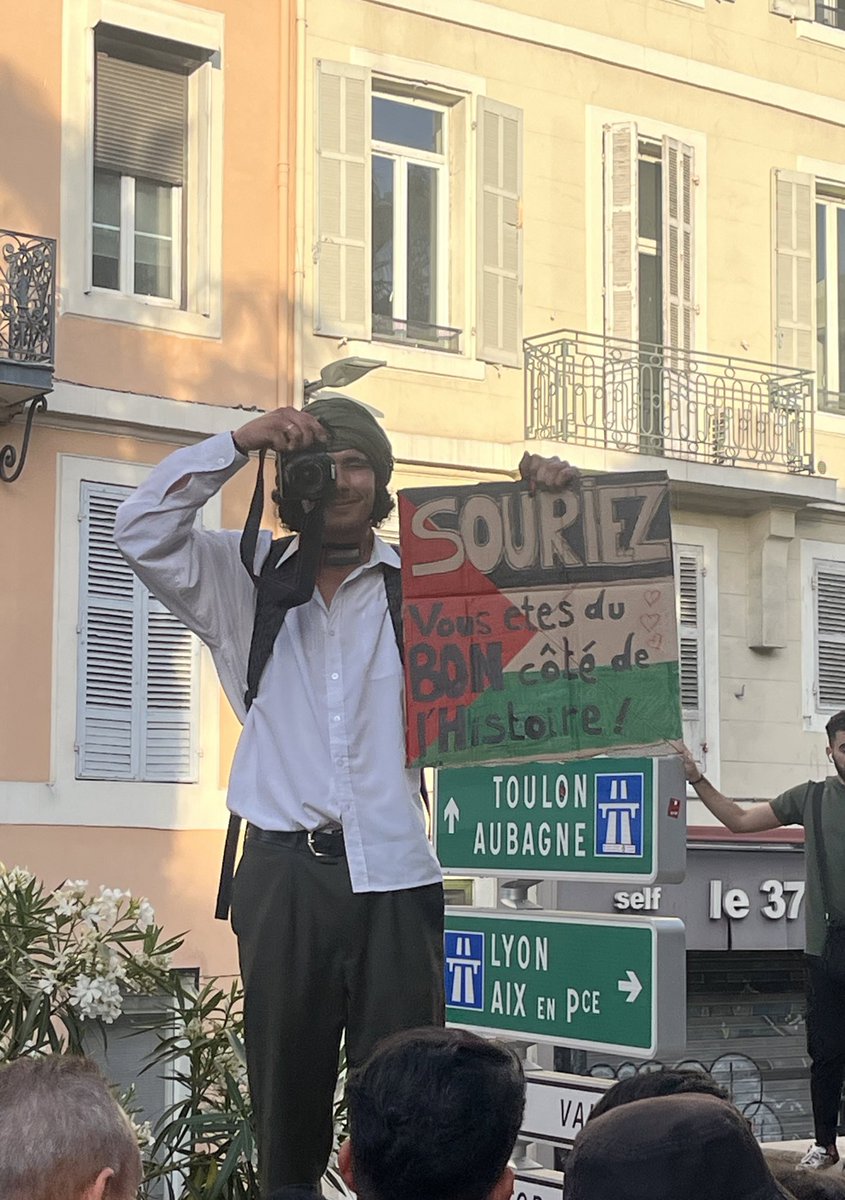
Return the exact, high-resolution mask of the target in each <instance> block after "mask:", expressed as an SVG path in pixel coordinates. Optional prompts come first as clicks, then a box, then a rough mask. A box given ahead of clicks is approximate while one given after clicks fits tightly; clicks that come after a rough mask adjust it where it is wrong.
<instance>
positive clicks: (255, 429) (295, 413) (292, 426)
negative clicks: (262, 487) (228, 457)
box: [232, 408, 328, 454]
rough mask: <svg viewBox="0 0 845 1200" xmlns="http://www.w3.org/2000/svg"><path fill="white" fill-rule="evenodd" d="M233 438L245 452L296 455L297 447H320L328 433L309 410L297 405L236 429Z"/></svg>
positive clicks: (276, 410) (302, 448)
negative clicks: (265, 451)
mask: <svg viewBox="0 0 845 1200" xmlns="http://www.w3.org/2000/svg"><path fill="white" fill-rule="evenodd" d="M232 438H233V440H234V443H235V447H236V449H238V450H240V451H242V452H243V453H244V454H249V453H250V452H251V451H252V450H276V451H278V452H279V453H280V454H294V453H296V451H297V450H310V449H315V450H316V449H319V448H320V447H321V446H323V445H324V444H325V442H326V441H327V439H328V434H327V433H326V431H325V429H324V428H323V426H322V425H321V424H320V422H319V421H318V420H317V419H316V417H312V416H311V414H310V413H304V412H301V411H300V410H299V409H298V408H276V409H274V410H273V411H272V412H268V413H262V415H261V416H260V417H256V418H255V420H254V421H248V422H247V423H246V425H242V426H241V427H240V429H236V430H235V431H234V433H233V434H232Z"/></svg>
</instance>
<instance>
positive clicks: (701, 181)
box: [584, 104, 709, 353]
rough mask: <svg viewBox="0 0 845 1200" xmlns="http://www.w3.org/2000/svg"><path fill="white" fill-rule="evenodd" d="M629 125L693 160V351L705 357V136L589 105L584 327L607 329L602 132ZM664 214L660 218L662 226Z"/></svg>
mask: <svg viewBox="0 0 845 1200" xmlns="http://www.w3.org/2000/svg"><path fill="white" fill-rule="evenodd" d="M626 123H631V124H634V125H636V127H637V135H638V138H639V139H644V140H646V141H655V142H662V139H663V138H664V137H667V138H674V139H675V140H676V141H678V142H681V143H682V144H684V145H687V146H691V147H692V149H693V151H694V155H695V173H694V182H695V184H696V186H695V187H694V189H693V197H694V207H693V226H694V229H695V236H694V239H693V254H692V269H693V275H694V305H695V333H694V339H693V345H694V349H695V351H696V352H699V353H706V352H707V348H708V342H707V331H708V327H709V321H708V274H709V273H708V265H707V264H708V188H707V179H708V155H707V151H708V146H707V134H706V133H704V132H702V130H700V129H690V128H687V127H685V126H681V125H673V124H671V123H670V122H668V121H657V120H655V119H654V118H653V117H649V116H646V115H644V114H643V113H640V112H625V111H623V110H619V109H612V108H603V107H601V106H599V105H591V104H588V105H587V106H586V109H585V116H584V124H585V131H584V136H585V141H586V146H587V147H588V151H587V170H586V180H585V184H586V186H585V188H584V224H585V228H586V255H587V264H586V296H587V325H586V328H588V329H592V330H595V331H596V332H597V333H598V332H603V331H604V330H605V328H606V325H605V285H606V275H605V204H604V191H605V187H604V183H605V178H604V177H605V169H604V130H605V127H606V126H609V125H620V124H626ZM665 220H666V214H665V213H664V221H665Z"/></svg>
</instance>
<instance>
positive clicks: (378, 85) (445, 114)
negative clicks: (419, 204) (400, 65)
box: [369, 76, 466, 353]
mask: <svg viewBox="0 0 845 1200" xmlns="http://www.w3.org/2000/svg"><path fill="white" fill-rule="evenodd" d="M386 85H388V86H386ZM376 100H391V101H393V102H394V103H397V104H406V105H408V106H409V107H413V108H425V109H427V110H429V111H432V112H438V113H440V114H441V117H442V124H441V135H442V138H443V149H442V151H441V152H440V153H439V154H438V153H435V152H432V151H426V150H416V149H414V148H413V147H411V146H402V145H401V144H400V143H397V142H383V141H379V140H378V139H377V138H375V137H373V135H372V106H373V104H374V102H375V101H376ZM458 102H459V98H456V101H455V103H458ZM453 107H454V105H448V104H446V103H437V102H436V101H434V100H429V99H427V98H425V99H423V98H418V97H415V96H405V95H403V94H402V93H401V92H400V91H391V90H390V88H389V81H387V80H385V79H383V78H380V77H378V76H374V77H373V81H372V91H371V96H370V139H369V140H370V155H371V161H372V159H373V158H375V157H376V156H378V157H379V158H387V159H390V160H391V161H392V162H393V163H394V175H393V181H394V204H393V245H394V257H393V262H394V271H393V294H394V304H393V312H392V313H391V317H392V319H393V320H394V321H406V322H407V320H408V311H407V298H408V271H407V260H408V251H407V241H408V239H407V233H408V208H407V205H408V167H409V166H412V165H413V166H423V167H430V168H433V169H434V170H435V171H436V177H437V221H436V228H437V233H436V237H437V246H436V273H437V274H436V286H435V316H436V320H435V321H434V322H433V324H434V325H440V326H448V327H451V328H456V326H454V325H453V324H452V311H451V309H452V296H451V291H452V288H451V277H450V271H449V261H450V256H449V246H450V243H451V240H452V239H451V236H450V224H451V222H450V211H451V209H450V204H451V192H452V186H451V184H452V180H451V174H452V172H451V167H450V159H451V136H452V135H451V124H452V108H453ZM397 183H398V187H397ZM397 196H398V197H400V198H401V204H400V203H398V202H397V199H396V197H397ZM396 247H401V248H402V252H401V253H400V254H397V253H396ZM373 252H374V245H373V232H372V217H371V223H370V259H371V261H372V259H373ZM397 260H398V262H399V269H397V267H396V263H397ZM397 293H401V295H402V303H401V304H400V306H399V307H400V310H401V311H400V312H397V311H396V303H395V297H396V295H397ZM370 305H371V308H372V298H371V300H370ZM375 315H376V314H375V313H374V312H371V317H375ZM465 332H466V331H465V330H464V329H463V328H461V335H462V336H464V334H465ZM372 338H373V341H374V342H379V343H380V342H382V341H385V342H388V343H391V342H392V341H393V339H391V338H386V337H384V336H383V335H382V336H381V337H379V336H377V335H376V334H375V333H373V335H372ZM427 348H428V347H426V349H427ZM438 353H443V351H438Z"/></svg>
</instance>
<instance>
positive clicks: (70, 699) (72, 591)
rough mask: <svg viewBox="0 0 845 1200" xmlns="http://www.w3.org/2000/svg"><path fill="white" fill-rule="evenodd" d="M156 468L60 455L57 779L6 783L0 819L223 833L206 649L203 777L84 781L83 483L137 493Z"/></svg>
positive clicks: (213, 503) (216, 507) (216, 690)
mask: <svg viewBox="0 0 845 1200" xmlns="http://www.w3.org/2000/svg"><path fill="white" fill-rule="evenodd" d="M150 469H151V468H150V467H149V466H144V465H141V464H137V463H130V462H126V461H119V460H112V459H98V458H87V457H82V456H78V455H75V454H60V455H59V456H58V460H57V472H58V483H57V503H56V525H55V534H54V544H53V554H54V563H53V591H54V624H53V679H52V693H53V697H54V703H53V705H52V710H51V717H52V723H51V731H50V746H51V764H50V777H49V779H48V780H46V781H43V782H21V781H15V782H13V781H9V782H4V783H3V784H2V786H1V787H0V820H3V821H8V822H10V823H19V824H25V825H72V826H86V825H100V826H104V827H107V828H133V829H135V828H138V829H170V830H201V829H209V830H222V829H225V827H226V821H227V818H228V813H227V812H226V803H225V801H226V791H225V786H224V785H223V784H222V782H221V778H220V766H219V763H220V751H221V731H220V719H221V703H220V696H221V693H220V687H219V684H218V681H217V673H216V671H215V669H214V663H213V661H212V658H211V653H210V651H209V650H208V649H207V648H206V647H205V646H201V648H200V675H199V680H200V682H199V781H198V782H197V783H195V784H184V783H178V784H177V783H135V782H120V783H117V784H116V783H115V782H113V781H111V780H99V779H97V780H92V779H77V778H76V774H75V771H76V753H75V750H74V741H75V731H76V697H77V661H78V657H77V656H78V643H77V636H78V635H77V623H78V620H79V561H80V547H79V494H80V484H81V482H82V481H83V480H85V479H88V480H92V479H93V480H98V481H100V482H102V483H106V484H124V485H128V486H130V487H137V486H138V484H139V483H141V482H142V481H143V480H144V479H145V478H146V477H147V475H148V474H149V472H150ZM203 521H204V525H205V528H206V529H220V528H222V501H221V497H220V495H217V496H213V497H212V498H211V499H210V500H209V501H208V502H207V503H206V505H205V506H204V508H203Z"/></svg>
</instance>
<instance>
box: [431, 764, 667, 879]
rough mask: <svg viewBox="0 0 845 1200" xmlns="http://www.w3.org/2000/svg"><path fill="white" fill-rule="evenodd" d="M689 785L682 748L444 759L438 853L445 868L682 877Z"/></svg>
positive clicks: (537, 875) (555, 875)
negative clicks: (484, 762) (662, 752)
mask: <svg viewBox="0 0 845 1200" xmlns="http://www.w3.org/2000/svg"><path fill="white" fill-rule="evenodd" d="M685 793H686V787H685V783H684V774H683V768H682V767H681V763H680V759H678V758H661V759H650V758H622V759H614V758H596V759H589V760H586V761H584V760H581V761H576V762H567V763H529V764H524V763H522V764H519V765H517V766H509V767H502V766H495V767H489V766H484V767H463V768H461V769H460V770H455V769H443V770H441V771H439V772H438V775H437V792H436V813H435V822H434V833H435V847H436V850H437V856H438V858H439V859H440V863H441V865H442V867H443V871H444V873H445V874H447V875H493V876H501V877H507V878H514V877H515V876H519V878H521V879H546V878H552V879H577V880H582V881H585V882H586V881H590V880H593V881H607V880H609V879H612V880H614V881H618V882H620V883H640V884H646V883H656V882H661V883H674V882H678V881H680V880H681V879H683V877H684V870H685V867H686V824H685V821H684V809H685Z"/></svg>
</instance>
